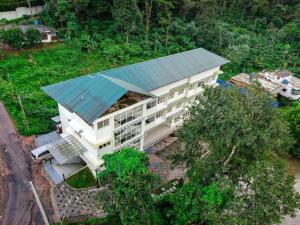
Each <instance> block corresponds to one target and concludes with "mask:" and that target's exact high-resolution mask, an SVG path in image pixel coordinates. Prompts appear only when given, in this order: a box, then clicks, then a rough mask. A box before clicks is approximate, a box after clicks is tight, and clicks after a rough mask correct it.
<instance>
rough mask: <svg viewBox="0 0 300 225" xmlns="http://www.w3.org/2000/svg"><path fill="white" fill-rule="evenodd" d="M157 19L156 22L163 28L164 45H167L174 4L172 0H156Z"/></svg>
mask: <svg viewBox="0 0 300 225" xmlns="http://www.w3.org/2000/svg"><path fill="white" fill-rule="evenodd" d="M156 8H157V15H156V16H157V19H158V24H159V25H161V26H162V27H163V28H164V30H165V46H168V41H169V31H170V25H171V19H172V15H173V11H172V10H173V9H174V4H173V1H172V0H157V1H156Z"/></svg>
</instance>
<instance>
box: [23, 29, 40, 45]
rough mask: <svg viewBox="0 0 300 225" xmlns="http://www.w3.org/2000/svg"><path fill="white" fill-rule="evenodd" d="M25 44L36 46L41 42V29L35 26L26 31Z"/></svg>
mask: <svg viewBox="0 0 300 225" xmlns="http://www.w3.org/2000/svg"><path fill="white" fill-rule="evenodd" d="M25 38H26V40H25V44H26V46H27V47H34V46H36V45H38V44H40V43H41V40H42V35H41V33H40V31H38V30H36V29H34V28H29V29H28V30H27V31H26V33H25Z"/></svg>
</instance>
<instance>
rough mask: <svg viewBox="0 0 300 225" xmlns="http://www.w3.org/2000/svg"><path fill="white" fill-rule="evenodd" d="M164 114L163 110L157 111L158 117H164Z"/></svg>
mask: <svg viewBox="0 0 300 225" xmlns="http://www.w3.org/2000/svg"><path fill="white" fill-rule="evenodd" d="M163 115H164V112H163V111H160V112H158V113H156V118H159V117H162V116H163Z"/></svg>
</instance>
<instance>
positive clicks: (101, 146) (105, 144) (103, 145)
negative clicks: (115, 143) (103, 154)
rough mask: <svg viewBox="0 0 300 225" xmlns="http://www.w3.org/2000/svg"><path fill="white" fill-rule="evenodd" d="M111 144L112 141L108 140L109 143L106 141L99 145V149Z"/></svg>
mask: <svg viewBox="0 0 300 225" xmlns="http://www.w3.org/2000/svg"><path fill="white" fill-rule="evenodd" d="M109 145H110V141H109V142H107V143H104V144H102V145H99V149H101V148H105V147H106V146H109Z"/></svg>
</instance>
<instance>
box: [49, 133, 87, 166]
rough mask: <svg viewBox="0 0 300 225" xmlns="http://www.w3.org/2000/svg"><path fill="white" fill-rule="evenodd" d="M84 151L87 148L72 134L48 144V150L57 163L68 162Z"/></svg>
mask: <svg viewBox="0 0 300 225" xmlns="http://www.w3.org/2000/svg"><path fill="white" fill-rule="evenodd" d="M86 151H87V149H86V148H85V147H84V146H83V145H82V144H81V143H80V142H79V141H78V140H76V138H74V137H73V136H72V135H70V136H67V137H64V138H61V139H59V140H57V141H55V142H52V143H51V144H49V152H50V153H51V155H52V156H53V157H54V158H55V160H56V161H57V162H58V163H59V164H66V163H70V162H71V161H73V160H74V159H75V158H77V157H78V156H79V155H80V154H82V153H84V152H86Z"/></svg>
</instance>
